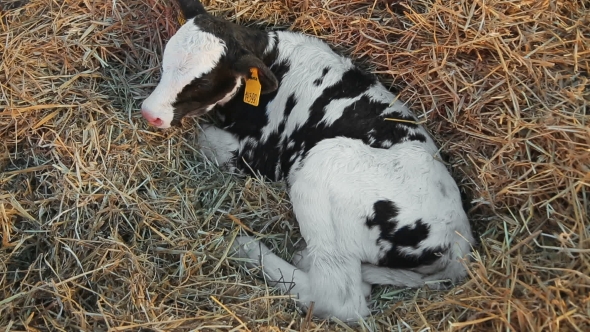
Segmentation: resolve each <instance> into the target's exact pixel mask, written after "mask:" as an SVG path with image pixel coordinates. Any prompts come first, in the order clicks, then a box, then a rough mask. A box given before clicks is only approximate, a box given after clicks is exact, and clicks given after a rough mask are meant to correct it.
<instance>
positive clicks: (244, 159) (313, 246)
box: [142, 0, 474, 320]
mask: <svg viewBox="0 0 590 332" xmlns="http://www.w3.org/2000/svg"><path fill="white" fill-rule="evenodd" d="M180 5H181V7H182V9H183V12H184V15H185V17H186V18H187V22H186V23H185V24H184V25H183V26H182V27H181V28H180V29H179V30H178V32H177V33H176V34H175V35H174V36H173V37H172V38H171V39H170V41H169V42H168V44H167V45H166V49H165V51H164V58H163V68H162V69H163V71H162V78H161V81H160V83H159V84H158V86H157V87H156V89H155V90H154V91H153V93H152V94H151V95H150V96H149V97H148V98H147V99H146V100H145V101H144V103H143V105H142V114H143V116H144V117H145V118H146V119H147V121H148V122H150V123H151V124H152V125H154V126H156V127H159V128H167V127H169V126H171V125H177V124H179V123H180V120H181V119H182V118H183V117H184V116H185V115H187V114H196V115H200V114H204V113H206V112H208V111H213V112H214V113H215V114H217V115H219V118H220V119H221V124H220V125H218V126H214V125H208V126H203V128H204V130H203V131H202V132H201V133H200V136H199V137H200V145H201V148H202V151H203V152H204V154H205V155H206V156H207V157H209V158H210V159H213V160H215V161H217V162H218V164H219V165H221V166H223V167H226V168H228V169H232V170H237V171H243V172H251V171H254V172H255V173H258V174H261V175H263V176H265V177H267V178H269V179H272V180H281V179H284V180H286V182H287V184H288V190H289V196H290V199H291V201H292V204H293V209H294V213H295V216H296V218H297V221H298V223H299V227H300V230H301V234H302V236H303V238H304V239H305V242H306V243H307V247H306V249H305V250H303V251H301V252H300V253H299V254H298V256H297V259H296V260H295V262H293V264H294V265H292V264H291V263H289V262H286V261H284V260H283V259H281V258H280V257H278V256H277V255H275V254H273V253H272V252H271V251H270V250H269V249H268V248H267V247H266V246H264V245H263V244H262V243H260V242H258V241H257V240H256V239H254V238H252V237H248V236H245V237H240V238H238V239H237V244H235V245H236V251H237V254H238V255H241V256H244V257H249V258H252V259H253V262H254V263H255V264H256V265H258V264H261V265H262V268H263V271H264V273H266V275H267V280H270V281H271V282H272V283H273V284H275V285H276V286H277V287H280V288H281V289H282V290H283V291H284V292H286V293H290V294H292V295H294V296H296V297H297V298H298V302H299V303H300V305H301V306H302V307H303V308H306V307H308V306H309V305H310V303H311V302H315V305H314V314H315V315H316V316H319V317H330V316H335V317H338V318H339V319H343V320H356V319H358V318H359V317H363V316H366V315H368V314H369V309H368V307H367V302H366V301H367V299H366V296H368V295H369V293H370V285H371V284H386V285H394V286H399V287H420V286H423V285H425V284H430V283H433V282H437V281H452V282H454V281H457V280H459V279H461V278H462V277H464V276H465V275H466V269H465V268H464V265H463V263H462V262H461V259H462V258H463V257H465V256H466V255H468V254H469V253H470V251H471V243H473V240H474V239H473V236H472V233H471V229H470V225H469V222H468V219H467V216H466V214H465V211H464V210H463V208H462V204H461V199H460V193H459V189H458V187H457V185H456V183H455V182H454V180H453V179H452V178H451V176H450V174H449V172H448V171H447V169H446V168H445V165H444V164H443V163H442V162H441V161H440V157H439V154H438V149H437V147H436V145H435V143H434V142H433V140H432V138H431V137H430V136H429V135H428V133H427V132H426V130H425V129H424V128H423V127H421V126H420V125H418V124H416V122H415V120H416V119H415V117H414V115H413V114H412V113H411V112H410V111H409V109H408V108H407V107H406V106H405V105H404V104H403V103H402V102H400V101H399V100H397V99H396V97H395V95H394V94H392V93H391V92H390V91H388V90H387V89H386V88H385V87H384V86H383V85H382V84H381V83H379V81H378V80H377V79H376V77H375V76H374V75H371V74H369V73H367V72H365V71H363V70H361V69H359V68H358V67H356V66H355V65H354V64H353V63H352V62H351V61H350V60H349V59H348V58H345V57H342V56H340V55H338V54H336V53H335V52H334V51H332V50H331V48H330V47H329V46H328V45H327V44H325V43H324V42H322V41H320V40H319V39H316V38H313V37H309V36H305V35H303V34H299V33H293V32H286V31H277V32H263V31H259V30H256V29H251V28H246V27H242V26H238V25H235V24H232V23H230V22H227V21H224V20H222V19H219V18H216V17H213V16H212V15H210V14H208V13H206V12H205V10H204V8H203V6H202V5H201V4H200V3H199V2H198V1H189V0H186V1H180ZM251 68H256V69H258V72H259V80H260V82H261V84H262V95H261V97H260V104H259V105H258V106H256V107H255V106H251V105H249V104H246V103H245V102H244V101H243V96H244V85H245V83H244V82H245V80H246V79H247V78H249V77H250V69H251ZM392 119H393V120H392Z"/></svg>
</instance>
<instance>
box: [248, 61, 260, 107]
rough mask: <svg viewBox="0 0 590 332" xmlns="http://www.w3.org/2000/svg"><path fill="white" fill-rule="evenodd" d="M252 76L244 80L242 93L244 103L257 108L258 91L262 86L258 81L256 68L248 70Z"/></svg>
mask: <svg viewBox="0 0 590 332" xmlns="http://www.w3.org/2000/svg"><path fill="white" fill-rule="evenodd" d="M250 73H251V74H252V75H251V77H250V78H248V79H246V90H245V91H244V102H245V103H246V104H250V105H252V106H258V103H259V102H260V91H261V90H262V85H260V81H258V68H250Z"/></svg>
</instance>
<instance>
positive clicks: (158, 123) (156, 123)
mask: <svg viewBox="0 0 590 332" xmlns="http://www.w3.org/2000/svg"><path fill="white" fill-rule="evenodd" d="M141 115H142V116H143V117H144V118H145V119H146V120H147V122H149V123H150V124H153V125H154V126H161V125H162V124H163V123H164V121H162V119H160V118H158V117H155V116H153V115H150V112H149V111H148V110H146V109H145V108H142V109H141Z"/></svg>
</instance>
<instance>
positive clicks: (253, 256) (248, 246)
mask: <svg viewBox="0 0 590 332" xmlns="http://www.w3.org/2000/svg"><path fill="white" fill-rule="evenodd" d="M231 252H232V253H233V254H234V256H235V257H240V258H248V259H249V260H250V261H249V262H247V265H248V266H249V267H250V268H254V267H261V268H262V272H263V273H264V274H265V279H266V280H267V281H268V283H269V284H270V285H271V286H273V287H278V288H279V289H280V290H281V291H282V292H283V293H286V294H291V295H293V296H297V297H298V298H299V299H300V300H302V302H303V303H302V304H303V305H304V306H308V305H309V303H305V299H306V298H308V297H309V295H308V293H309V278H308V276H307V273H305V272H304V271H301V270H300V269H297V268H296V267H295V266H293V265H291V264H289V263H288V262H286V261H284V260H283V259H282V258H280V257H279V256H277V255H275V254H274V253H272V251H271V250H270V249H269V248H268V247H267V246H265V245H264V244H263V243H262V242H260V241H258V240H256V239H255V238H253V237H251V236H239V237H237V238H236V240H235V241H234V243H233V246H232V250H231Z"/></svg>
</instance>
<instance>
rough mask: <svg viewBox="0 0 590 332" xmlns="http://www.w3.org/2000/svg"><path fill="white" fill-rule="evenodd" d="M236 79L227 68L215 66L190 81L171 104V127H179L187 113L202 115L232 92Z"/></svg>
mask: <svg viewBox="0 0 590 332" xmlns="http://www.w3.org/2000/svg"><path fill="white" fill-rule="evenodd" d="M222 61H224V60H223V59H222ZM236 78H237V77H236V76H235V74H234V73H233V72H232V70H231V69H230V68H229V67H228V66H223V65H217V66H215V68H213V70H212V71H211V72H209V73H207V74H205V75H203V76H201V77H199V78H195V79H194V80H192V82H191V83H190V84H188V85H187V86H185V87H184V88H183V89H182V91H181V92H180V93H179V94H178V95H177V96H176V101H175V102H174V103H172V107H174V118H173V120H172V125H174V126H176V125H179V124H180V120H181V119H182V118H183V117H184V116H186V115H187V114H189V113H193V114H194V115H202V114H203V113H204V112H205V108H206V107H208V106H210V105H213V104H214V103H216V102H217V101H219V100H221V99H223V97H225V96H226V95H227V94H228V93H230V92H231V91H232V90H233V88H234V87H235V85H236ZM194 112H196V113H194Z"/></svg>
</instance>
